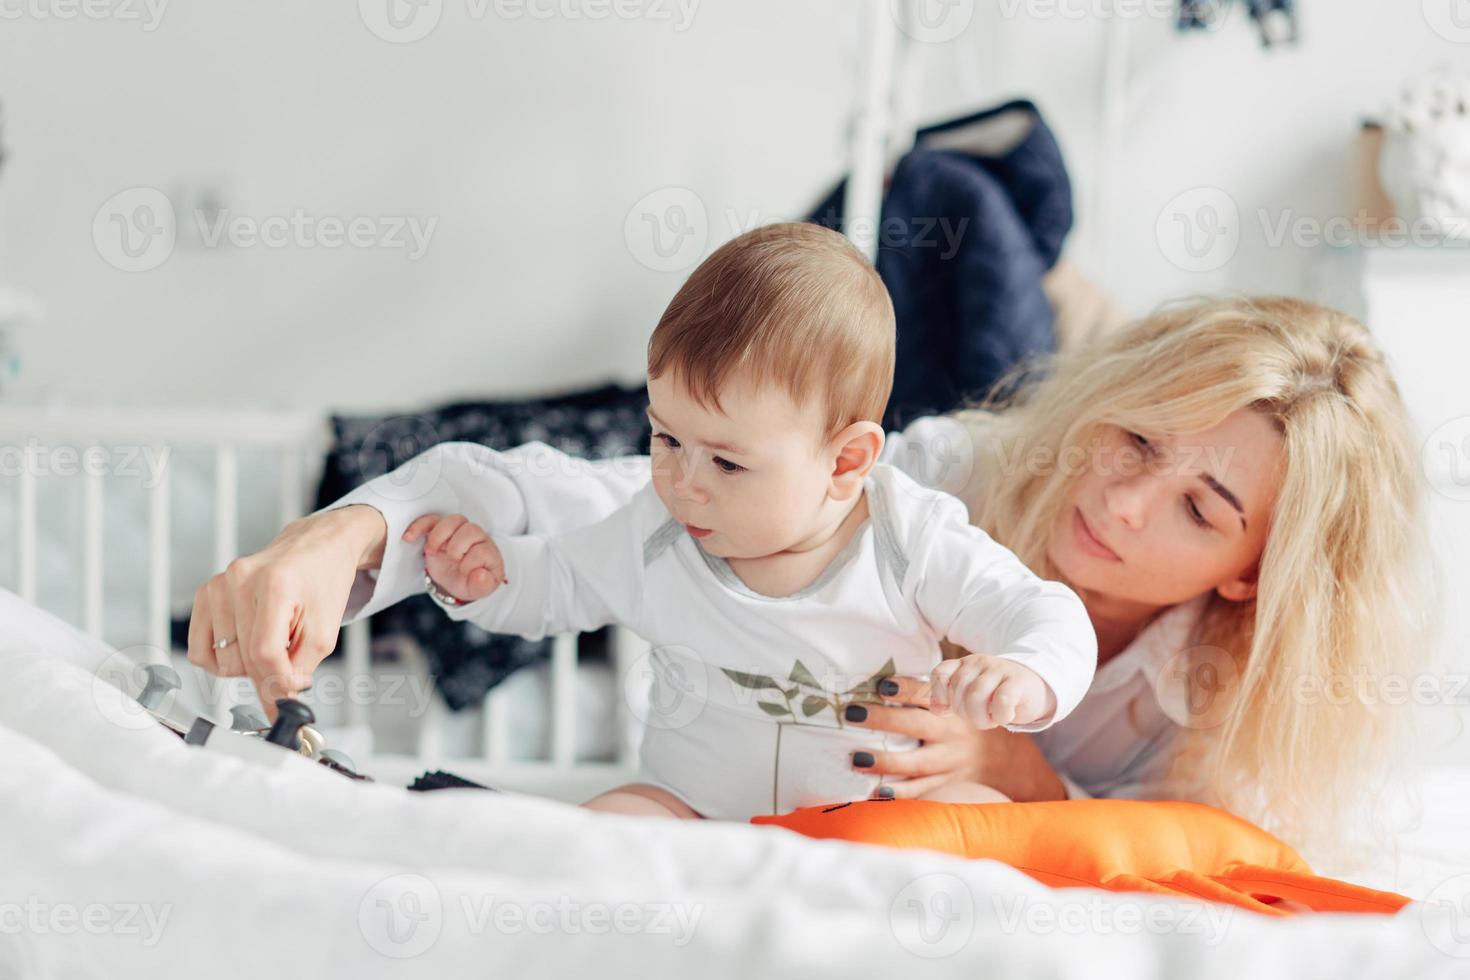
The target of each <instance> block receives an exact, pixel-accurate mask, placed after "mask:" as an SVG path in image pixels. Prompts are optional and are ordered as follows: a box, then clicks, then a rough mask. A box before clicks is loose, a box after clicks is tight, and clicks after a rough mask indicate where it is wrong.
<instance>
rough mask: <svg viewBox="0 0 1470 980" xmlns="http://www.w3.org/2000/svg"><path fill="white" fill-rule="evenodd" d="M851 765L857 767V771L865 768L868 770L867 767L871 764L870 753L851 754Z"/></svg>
mask: <svg viewBox="0 0 1470 980" xmlns="http://www.w3.org/2000/svg"><path fill="white" fill-rule="evenodd" d="M852 764H853V765H855V766H857V767H858V768H859V769H866V768H868V767H869V766H871V765H872V764H873V753H871V752H854V753H853V754H852Z"/></svg>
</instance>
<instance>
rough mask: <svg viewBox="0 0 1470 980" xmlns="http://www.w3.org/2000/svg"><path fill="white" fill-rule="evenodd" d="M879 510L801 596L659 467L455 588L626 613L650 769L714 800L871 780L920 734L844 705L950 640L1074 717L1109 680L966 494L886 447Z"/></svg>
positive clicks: (817, 792)
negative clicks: (712, 549)
mask: <svg viewBox="0 0 1470 980" xmlns="http://www.w3.org/2000/svg"><path fill="white" fill-rule="evenodd" d="M864 490H865V492H866V494H867V497H868V517H867V519H866V520H865V521H864V522H863V523H862V524H861V525H860V526H859V527H858V529H857V531H856V532H855V533H854V534H853V537H852V538H851V539H850V540H849V541H848V543H847V544H846V546H844V548H843V549H842V551H841V552H840V553H839V554H838V555H837V557H835V558H834V559H833V560H832V562H831V563H830V564H829V565H828V566H827V568H826V569H825V570H824V571H823V572H822V573H821V574H820V575H819V576H818V577H817V578H816V580H815V581H813V582H812V583H811V584H810V585H808V586H807V587H806V588H804V589H802V590H801V591H799V592H796V593H794V594H792V595H788V596H779V597H778V596H767V595H762V594H760V593H757V592H755V591H753V590H752V589H750V588H749V587H748V586H746V585H745V583H744V582H742V581H741V580H740V578H739V577H737V576H736V574H735V573H734V571H733V570H732V569H731V567H730V565H729V564H728V563H727V562H726V561H725V560H724V559H723V558H720V557H718V556H715V555H711V554H709V553H708V552H707V551H705V550H704V548H703V547H702V546H701V545H700V544H699V542H698V541H697V540H696V539H695V538H693V537H691V536H690V535H689V533H688V532H687V531H686V530H685V529H684V526H683V525H682V524H680V523H679V522H678V521H677V520H675V518H674V517H673V516H672V515H671V514H670V513H669V512H668V510H667V508H665V507H664V505H663V502H662V501H661V500H660V499H659V498H658V495H657V493H656V492H655V491H654V487H653V484H652V482H649V483H648V484H646V485H645V486H644V487H643V488H642V489H640V490H639V491H638V492H637V493H636V494H635V495H634V496H633V498H632V500H630V501H629V502H628V503H627V504H626V505H624V506H623V507H621V508H619V509H618V510H616V511H614V512H613V513H612V514H610V515H609V516H608V517H606V518H604V519H603V520H601V521H599V522H597V523H595V524H591V525H588V526H585V527H581V528H577V529H575V530H572V531H568V532H566V533H563V534H561V535H558V536H555V537H549V538H547V537H537V536H534V535H522V536H502V535H492V537H493V539H494V541H495V544H496V546H497V547H499V548H500V550H501V553H502V554H503V555H504V557H505V567H506V577H507V578H508V579H509V582H508V584H504V585H501V586H500V588H498V589H497V590H496V591H495V592H493V593H491V594H490V595H489V596H486V597H485V598H483V599H480V600H477V601H475V602H470V603H466V604H464V605H461V606H448V605H443V604H442V603H441V606H443V608H444V609H445V610H446V612H447V613H448V614H449V615H450V616H451V617H453V618H455V619H468V620H471V621H473V622H475V623H477V624H479V625H480V626H482V627H484V628H485V629H487V630H490V631H492V632H498V633H515V634H519V635H522V636H525V637H527V638H530V639H539V638H540V637H543V636H546V635H547V634H551V633H560V632H568V631H587V630H593V629H597V628H599V627H601V626H604V625H607V624H609V623H619V624H621V625H623V626H626V627H628V628H629V629H631V630H632V631H633V632H635V633H637V634H638V635H639V636H641V637H643V638H644V639H645V640H647V641H648V643H649V644H650V645H651V647H652V651H651V653H650V655H649V658H648V661H647V663H646V664H644V665H639V666H638V667H635V670H636V669H641V670H642V671H643V672H644V673H645V674H646V675H647V676H648V679H649V680H650V681H651V683H652V689H651V694H650V702H649V703H650V709H649V712H648V715H647V717H646V718H645V719H644V721H645V723H646V732H645V734H644V738H643V742H642V749H641V754H640V773H639V777H638V778H639V779H640V781H643V782H649V783H653V784H655V785H658V786H661V787H663V788H665V789H667V790H669V791H670V792H672V793H674V794H675V795H677V796H678V797H680V798H681V799H683V800H684V801H685V802H687V803H688V804H689V805H690V806H691V807H693V808H694V809H695V810H696V811H698V812H699V813H700V814H702V815H704V816H706V817H714V818H723V819H733V820H747V819H749V818H750V817H752V816H754V815H756V814H770V813H784V812H787V811H789V810H791V809H793V808H796V807H802V806H815V805H819V804H824V803H833V802H845V801H848V800H857V799H864V798H867V797H868V796H870V795H871V794H872V793H873V791H874V790H875V789H876V787H877V786H878V784H879V777H877V776H875V775H870V774H866V773H863V772H861V771H859V770H855V769H853V767H852V764H851V756H852V753H853V752H854V751H856V750H859V749H868V750H870V751H871V750H873V749H879V750H885V749H886V750H897V749H908V748H912V747H914V746H915V744H916V742H915V741H914V740H913V739H912V738H909V737H907V736H901V735H896V734H892V733H885V732H882V731H878V730H875V729H867V728H861V727H855V726H853V725H851V724H848V723H846V722H845V720H844V717H843V715H844V710H845V708H846V706H847V705H848V704H850V703H853V702H855V701H856V702H862V701H872V700H875V699H876V695H875V686H876V683H877V679H878V678H879V677H880V676H885V675H887V674H911V675H920V674H927V673H928V672H929V671H930V670H931V669H932V668H933V667H934V666H935V665H936V664H937V663H939V661H940V650H939V642H940V640H941V639H948V640H950V641H951V642H953V643H955V644H958V645H959V646H961V647H963V648H964V649H966V650H968V651H970V652H972V653H989V654H993V655H996V656H1002V657H1007V658H1009V659H1012V660H1015V661H1016V662H1018V663H1021V664H1024V665H1026V666H1027V667H1029V668H1031V669H1032V670H1034V671H1035V672H1036V673H1037V674H1039V675H1040V676H1041V678H1042V679H1043V680H1044V681H1046V683H1047V684H1049V685H1050V686H1051V689H1052V691H1053V692H1054V693H1055V695H1056V699H1057V710H1056V712H1055V714H1054V715H1053V716H1052V717H1051V718H1048V719H1044V720H1043V721H1042V722H1040V723H1037V724H1033V725H1024V726H1023V725H1016V726H1009V727H1012V728H1013V730H1016V731H1039V730H1041V729H1043V728H1046V727H1048V726H1049V725H1051V724H1053V723H1054V722H1056V721H1060V720H1061V719H1062V718H1064V717H1066V715H1067V714H1068V713H1069V712H1070V711H1071V710H1072V709H1073V708H1074V707H1075V706H1076V705H1077V703H1078V701H1080V700H1081V698H1082V696H1083V694H1085V693H1086V691H1087V689H1088V686H1089V684H1090V683H1091V682H1092V675H1093V671H1094V669H1095V667H1096V663H1097V638H1096V636H1095V634H1094V633H1093V629H1092V623H1091V621H1090V620H1089V618H1088V615H1087V609H1086V607H1085V606H1084V605H1083V603H1082V600H1081V599H1080V598H1078V596H1077V595H1076V594H1075V593H1074V592H1072V590H1070V589H1069V588H1067V587H1066V586H1065V585H1063V584H1061V583H1060V582H1052V581H1047V580H1044V579H1041V578H1039V577H1038V576H1037V575H1035V574H1034V573H1033V572H1032V571H1031V570H1030V569H1029V568H1027V567H1026V565H1025V564H1024V563H1023V562H1021V560H1020V559H1018V558H1017V557H1016V556H1015V555H1014V554H1012V553H1011V552H1010V551H1009V550H1007V549H1006V548H1004V547H1002V546H1001V545H999V544H997V543H996V542H995V541H994V540H993V539H992V538H991V537H990V536H989V535H988V534H986V533H985V532H984V531H983V530H981V529H980V528H977V527H975V526H974V525H972V524H971V523H970V522H969V519H968V515H967V513H966V510H965V506H964V504H963V503H961V502H960V501H959V500H958V499H957V498H955V497H953V496H950V495H949V494H946V493H943V492H941V491H939V490H934V489H930V488H927V487H925V486H923V485H922V484H920V483H918V482H917V481H915V480H914V479H913V478H912V477H909V476H908V475H907V474H905V473H904V472H903V471H902V470H899V469H898V468H896V467H894V466H892V465H889V464H887V463H878V464H876V465H875V466H874V467H873V469H872V470H871V471H870V472H869V475H868V477H867V478H866V480H865V484H864Z"/></svg>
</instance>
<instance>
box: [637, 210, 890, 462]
mask: <svg viewBox="0 0 1470 980" xmlns="http://www.w3.org/2000/svg"><path fill="white" fill-rule="evenodd" d="M895 335H896V331H895V326H894V317H893V303H892V301H891V300H890V299H889V297H888V290H887V289H886V288H885V287H884V285H883V280H882V279H880V278H879V277H878V273H877V271H876V270H875V269H874V268H873V266H872V264H871V263H869V262H868V261H867V259H865V258H863V255H862V253H861V252H859V251H858V250H857V249H856V248H854V247H853V246H852V244H851V243H850V242H848V240H847V239H845V238H843V237H842V236H841V235H839V234H838V233H837V232H835V231H832V230H830V229H828V228H823V227H821V226H820V225H814V224H796V223H792V224H775V225H766V226H764V227H761V228H757V229H755V230H753V231H748V232H746V233H744V234H742V235H739V236H737V237H736V238H733V239H731V240H730V241H728V242H726V243H725V244H724V245H721V246H720V247H719V248H718V249H716V250H715V251H714V253H713V254H712V255H710V257H709V258H707V259H705V260H704V261H703V262H701V263H700V264H699V268H697V269H695V270H694V273H693V274H692V275H691V276H690V277H689V279H688V281H687V282H685V283H684V285H683V286H682V287H680V289H679V291H678V293H676V294H675V295H674V298H673V300H672V301H671V302H670V303H669V306H668V309H666V310H665V311H664V315H663V317H662V318H661V319H660V320H659V322H658V326H657V327H656V328H654V331H653V336H652V337H651V338H650V339H649V341H648V376H649V377H650V378H658V377H662V376H663V375H664V374H665V373H666V372H673V375H674V376H675V377H677V378H679V379H681V380H682V382H683V383H684V385H685V387H686V389H687V390H688V392H689V394H690V395H691V396H692V397H693V398H694V399H695V400H696V401H697V402H698V403H699V404H700V405H701V406H702V407H705V408H709V407H710V406H711V405H713V407H714V408H715V409H717V410H719V411H723V408H722V407H721V405H720V399H719V392H720V391H721V390H722V389H723V388H724V387H725V386H726V385H727V384H730V383H732V382H734V381H736V380H745V381H749V382H752V383H754V384H757V385H765V384H774V385H777V386H779V388H781V389H782V390H784V391H785V392H786V393H787V394H788V395H790V396H791V399H792V401H793V402H794V403H795V404H796V405H798V406H804V405H807V404H808V403H810V402H811V401H812V400H813V399H817V400H818V401H817V404H818V407H819V408H820V409H821V418H822V426H823V428H822V433H821V434H822V437H823V440H825V439H826V438H829V437H831V436H832V435H835V434H836V433H837V432H839V431H841V430H842V429H843V428H845V427H847V426H849V425H851V424H852V423H853V422H857V421H862V420H870V421H873V422H877V423H879V424H880V425H881V424H882V421H883V412H884V410H885V409H886V408H887V406H888V398H889V395H890V394H892V391H893V365H894V356H895V355H894V347H895V339H896V336H895Z"/></svg>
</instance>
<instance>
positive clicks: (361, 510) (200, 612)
mask: <svg viewBox="0 0 1470 980" xmlns="http://www.w3.org/2000/svg"><path fill="white" fill-rule="evenodd" d="M387 534H388V525H387V522H386V521H384V520H383V515H382V514H380V513H378V511H377V510H375V509H374V508H372V507H368V506H365V505H353V506H348V507H343V508H340V509H337V510H330V511H327V512H325V513H322V514H313V515H311V516H310V517H303V518H301V519H300V520H296V521H292V522H291V523H290V524H287V525H286V527H285V528H284V529H283V530H282V531H281V533H280V534H278V535H277V536H276V539H275V540H274V541H272V542H271V543H270V544H269V545H267V546H266V547H265V548H263V549H262V550H260V551H258V552H256V553H255V554H253V555H246V556H243V557H241V558H236V559H235V560H234V561H232V562H230V564H229V566H228V567H227V568H226V569H225V570H224V571H223V572H221V573H220V574H218V575H216V576H214V577H213V578H211V579H210V580H209V581H207V582H205V583H204V584H203V585H201V586H200V587H199V588H198V590H196V591H195V593H194V609H193V611H192V613H191V614H190V616H189V662H190V663H192V664H195V665H196V666H199V667H202V668H204V669H205V670H207V671H209V672H210V673H212V674H218V675H219V676H221V677H239V676H241V675H247V676H249V678H250V680H251V683H253V684H254V685H255V690H256V693H257V695H258V696H259V697H260V703H261V707H262V708H264V709H265V714H266V717H267V718H268V719H270V720H272V721H274V720H275V717H276V699H277V698H285V697H290V696H291V695H293V694H295V693H296V692H298V691H300V690H302V689H304V688H307V687H310V686H311V675H312V672H313V671H315V670H316V668H317V665H318V664H320V663H321V662H322V661H323V660H324V659H326V657H327V655H328V654H329V653H331V652H332V650H333V648H334V647H335V646H336V645H337V631H338V630H339V629H340V628H341V626H342V615H343V613H344V612H346V610H347V598H348V596H349V595H350V594H351V592H352V582H353V580H354V579H355V578H356V576H357V571H358V569H360V568H376V567H378V565H379V564H381V562H382V560H383V545H384V542H385V540H386V538H387ZM226 641H227V642H226ZM221 644H223V645H221Z"/></svg>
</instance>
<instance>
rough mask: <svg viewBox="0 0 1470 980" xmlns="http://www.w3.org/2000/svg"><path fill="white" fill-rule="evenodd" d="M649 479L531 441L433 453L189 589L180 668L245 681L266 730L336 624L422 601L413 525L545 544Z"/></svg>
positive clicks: (330, 641) (628, 462)
mask: <svg viewBox="0 0 1470 980" xmlns="http://www.w3.org/2000/svg"><path fill="white" fill-rule="evenodd" d="M648 479H649V461H648V457H647V456H623V457H618V458H616V459H611V460H601V461H587V460H580V459H575V458H573V457H570V456H568V455H566V454H565V453H561V452H558V451H557V450H555V449H552V448H551V447H550V446H547V445H545V444H544V443H537V442H533V443H528V444H526V445H524V446H518V447H516V448H515V449H512V450H509V451H507V452H504V453H499V452H496V451H495V450H492V449H488V448H486V447H484V446H479V445H475V444H472V443H445V444H442V445H439V446H435V447H434V448H432V449H429V450H427V451H426V452H423V453H420V454H419V455H418V456H415V457H414V458H413V459H411V460H409V461H408V462H407V463H405V464H403V465H402V466H400V467H398V468H397V469H396V470H394V471H393V472H391V473H388V474H386V475H384V476H381V477H379V478H377V479H375V480H372V481H369V482H368V483H366V484H364V485H363V486H361V487H359V488H358V489H356V490H354V491H353V492H352V493H349V494H347V495H346V496H345V497H343V498H342V499H341V500H338V501H337V502H336V503H334V504H332V505H331V506H329V507H325V508H323V509H322V510H320V511H318V512H316V513H314V514H310V515H308V516H306V517H303V518H300V519H299V520H295V521H292V522H291V523H290V524H288V525H287V526H286V527H285V528H284V529H283V530H282V531H281V533H280V534H278V535H277V536H276V538H275V540H274V541H272V542H271V543H270V544H269V545H267V546H266V547H265V548H263V549H262V550H261V551H259V552H256V553H255V554H252V555H245V556H242V557H240V558H236V559H235V560H234V561H232V562H231V563H230V564H229V567H227V568H226V569H225V571H223V572H221V573H219V574H218V575H215V576H213V577H212V578H210V579H209V580H208V581H207V582H205V583H204V584H203V585H202V586H200V587H199V589H198V590H196V592H195V593H194V608H193V611H192V612H191V614H190V617H189V662H190V663H193V664H195V665H197V666H199V667H202V668H203V669H205V670H207V671H210V672H211V673H215V674H219V675H220V676H222V677H238V676H241V675H247V676H249V678H250V680H251V682H252V684H254V686H255V689H256V691H257V693H258V694H259V697H260V700H261V705H262V707H263V708H264V709H265V712H266V717H267V718H270V719H274V717H275V699H276V698H280V697H285V696H287V695H290V694H293V693H295V692H297V691H300V690H301V689H302V688H303V687H305V686H307V685H308V684H310V682H311V675H312V673H313V672H314V671H315V670H316V667H317V665H318V664H320V663H321V661H322V660H323V659H324V658H325V657H326V656H327V655H328V654H329V653H330V652H331V651H332V649H333V647H334V646H335V644H336V639H337V631H338V629H339V628H340V627H341V625H342V624H343V623H344V622H348V621H351V620H353V619H356V618H358V617H360V616H364V615H368V614H371V613H372V612H375V611H376V610H379V609H382V608H384V607H385V606H389V605H392V604H393V603H395V602H398V601H399V600H400V599H403V598H405V597H407V596H409V595H413V594H416V593H419V592H422V591H423V559H422V554H423V544H422V540H420V541H418V542H415V543H413V544H406V543H405V542H404V541H403V540H402V539H403V532H404V531H405V530H406V529H407V527H408V525H409V523H410V522H412V521H413V519H414V518H416V517H419V516H421V515H423V514H430V513H451V512H458V513H464V514H467V515H469V516H471V518H472V519H474V520H475V521H476V523H479V524H481V526H482V527H485V528H487V529H491V530H494V531H497V532H499V533H504V534H523V533H526V532H528V531H530V532H540V533H547V534H553V533H557V532H560V531H563V530H569V529H571V528H575V527H581V526H585V525H589V524H593V523H595V522H596V521H598V520H601V519H602V518H604V517H606V516H607V515H608V514H611V513H612V512H613V511H615V510H617V509H618V508H619V507H621V506H622V505H623V504H625V503H627V501H628V500H629V499H631V498H632V496H633V494H634V493H635V492H636V491H637V490H638V488H640V487H642V486H645V485H646V484H647V483H648ZM527 491H533V492H527Z"/></svg>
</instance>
